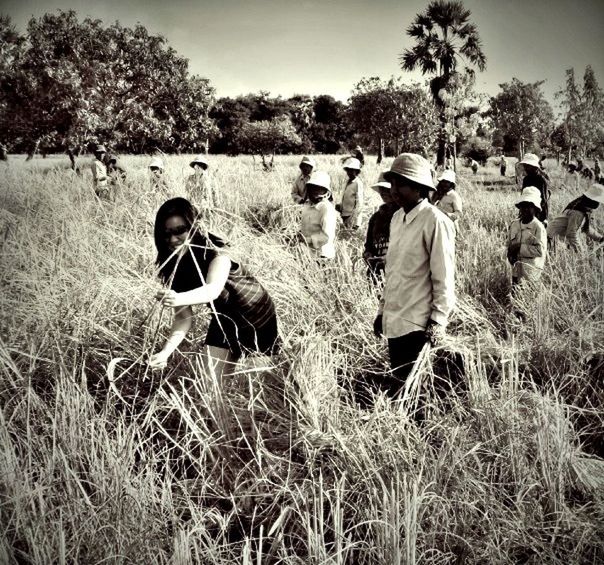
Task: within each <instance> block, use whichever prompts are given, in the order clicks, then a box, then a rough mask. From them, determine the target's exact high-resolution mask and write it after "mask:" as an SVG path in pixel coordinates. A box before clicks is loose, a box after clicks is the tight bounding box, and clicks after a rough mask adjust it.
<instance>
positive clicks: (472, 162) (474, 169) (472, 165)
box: [470, 159, 478, 174]
mask: <svg viewBox="0 0 604 565" xmlns="http://www.w3.org/2000/svg"><path fill="white" fill-rule="evenodd" d="M470 169H472V173H474V174H476V173H477V172H478V162H477V161H476V160H475V159H470Z"/></svg>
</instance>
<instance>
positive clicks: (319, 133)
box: [310, 94, 351, 153]
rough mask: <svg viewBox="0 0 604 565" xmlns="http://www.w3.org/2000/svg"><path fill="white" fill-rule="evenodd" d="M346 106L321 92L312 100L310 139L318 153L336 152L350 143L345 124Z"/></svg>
mask: <svg viewBox="0 0 604 565" xmlns="http://www.w3.org/2000/svg"><path fill="white" fill-rule="evenodd" d="M345 113H346V107H345V106H344V104H343V103H342V102H340V101H339V100H336V99H335V98H334V97H333V96H329V95H326V94H322V95H320V96H316V97H315V98H314V100H313V114H314V120H313V124H312V126H311V134H310V135H311V140H312V144H313V147H314V149H315V151H318V152H319V153H337V152H338V151H339V150H340V149H341V147H342V145H347V144H349V143H350V140H351V135H350V132H349V131H348V129H347V128H346V124H345Z"/></svg>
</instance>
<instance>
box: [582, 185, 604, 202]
mask: <svg viewBox="0 0 604 565" xmlns="http://www.w3.org/2000/svg"><path fill="white" fill-rule="evenodd" d="M583 196H587V198H589V199H590V200H595V201H596V202H599V203H600V204H604V186H603V185H601V184H597V183H596V184H592V185H591V186H590V187H589V188H588V189H587V190H586V191H585V192H584V193H583Z"/></svg>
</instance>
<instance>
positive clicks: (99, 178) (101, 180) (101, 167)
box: [91, 158, 107, 190]
mask: <svg viewBox="0 0 604 565" xmlns="http://www.w3.org/2000/svg"><path fill="white" fill-rule="evenodd" d="M91 168H92V182H93V184H94V188H95V189H96V190H98V189H100V188H105V187H106V186H107V167H106V166H105V163H103V162H102V161H99V160H98V159H96V158H95V159H94V160H93V161H92V164H91Z"/></svg>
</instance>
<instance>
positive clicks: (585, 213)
mask: <svg viewBox="0 0 604 565" xmlns="http://www.w3.org/2000/svg"><path fill="white" fill-rule="evenodd" d="M602 203H604V186H603V185H601V184H598V183H596V184H593V185H592V186H591V187H590V188H589V189H588V190H586V191H585V192H584V193H583V194H582V195H581V196H579V198H575V200H573V201H572V202H570V203H569V204H568V205H567V206H566V208H564V211H563V212H562V214H560V215H559V216H556V217H555V218H554V219H553V220H552V221H551V223H550V224H549V226H547V237H548V239H549V241H550V242H551V243H552V245H553V244H554V243H555V241H556V240H558V239H560V240H563V241H566V243H568V245H569V246H570V248H571V249H574V250H577V249H578V247H579V232H583V233H584V234H585V235H586V236H587V238H588V239H591V240H593V241H597V242H598V243H602V242H604V236H603V235H601V234H600V233H598V232H597V231H595V230H594V229H593V227H592V225H591V215H592V212H593V211H594V210H596V209H597V208H598V206H599V205H600V204H602Z"/></svg>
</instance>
